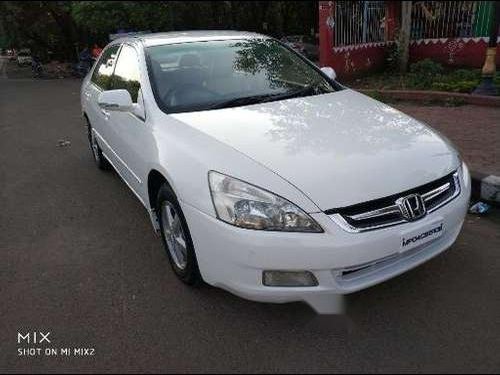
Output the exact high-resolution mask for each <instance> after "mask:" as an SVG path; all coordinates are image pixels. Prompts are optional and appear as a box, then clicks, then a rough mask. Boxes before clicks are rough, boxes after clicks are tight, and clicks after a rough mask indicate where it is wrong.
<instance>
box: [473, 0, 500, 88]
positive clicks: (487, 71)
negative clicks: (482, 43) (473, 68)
mask: <svg viewBox="0 0 500 375" xmlns="http://www.w3.org/2000/svg"><path fill="white" fill-rule="evenodd" d="M494 7H495V9H494V10H493V15H492V17H493V20H492V22H491V28H490V41H489V43H488V48H487V49H486V58H485V60H484V65H483V69H482V71H481V75H482V82H481V84H480V85H479V86H478V87H477V88H476V89H475V90H474V92H473V94H475V95H498V92H497V89H496V87H495V85H494V83H493V77H494V76H495V73H496V61H495V60H496V52H497V39H498V28H499V26H500V1H495V4H494Z"/></svg>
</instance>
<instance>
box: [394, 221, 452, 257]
mask: <svg viewBox="0 0 500 375" xmlns="http://www.w3.org/2000/svg"><path fill="white" fill-rule="evenodd" d="M444 230H445V227H444V223H443V220H436V221H434V222H433V223H431V224H426V225H423V226H421V227H418V228H416V229H412V230H410V231H407V232H403V233H402V235H401V238H400V241H399V252H400V253H402V252H406V251H408V250H411V249H414V248H415V247H418V246H421V245H423V244H426V243H428V242H431V241H433V240H436V239H438V238H439V237H441V236H442V235H443V232H444Z"/></svg>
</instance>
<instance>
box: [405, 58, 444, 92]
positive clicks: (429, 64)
mask: <svg viewBox="0 0 500 375" xmlns="http://www.w3.org/2000/svg"><path fill="white" fill-rule="evenodd" d="M443 72H444V68H443V66H442V65H441V64H439V63H436V62H434V61H432V60H431V59H425V60H422V61H419V62H416V63H413V64H411V65H410V73H408V75H407V83H408V85H409V86H411V87H412V88H416V89H428V88H430V87H432V84H433V83H434V82H436V81H438V80H439V79H440V78H441V76H442V74H443Z"/></svg>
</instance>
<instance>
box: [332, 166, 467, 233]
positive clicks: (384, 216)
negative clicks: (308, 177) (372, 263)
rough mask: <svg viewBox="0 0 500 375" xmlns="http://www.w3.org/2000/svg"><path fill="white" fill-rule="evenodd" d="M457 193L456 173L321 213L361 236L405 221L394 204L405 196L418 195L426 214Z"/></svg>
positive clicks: (458, 188) (458, 189) (458, 191)
mask: <svg viewBox="0 0 500 375" xmlns="http://www.w3.org/2000/svg"><path fill="white" fill-rule="evenodd" d="M459 193H460V184H459V180H458V172H457V171H456V172H454V173H451V174H449V175H447V176H445V177H443V178H440V179H438V180H435V181H433V182H430V183H428V184H425V185H422V186H420V187H417V188H415V189H411V190H408V191H405V192H402V193H400V194H396V195H392V196H389V197H385V198H381V199H376V200H373V201H368V202H364V203H360V204H356V205H353V206H348V207H343V208H338V209H332V210H327V211H325V213H327V214H328V215H330V217H331V218H332V219H333V220H334V221H335V222H337V223H338V224H339V225H340V226H341V227H343V228H344V229H346V230H347V231H349V232H363V231H368V230H374V229H380V228H385V227H388V226H392V225H397V224H402V223H405V222H407V221H408V220H406V219H405V217H404V216H403V215H402V213H401V211H400V208H399V206H398V205H397V204H396V201H397V200H398V199H399V198H402V197H405V196H407V195H409V194H419V195H420V196H421V197H422V200H423V202H424V204H425V208H426V211H427V213H430V212H433V211H435V210H437V209H438V208H440V207H442V206H443V205H445V204H446V203H448V202H450V201H451V200H452V199H454V198H455V197H456V196H457V195H458V194H459Z"/></svg>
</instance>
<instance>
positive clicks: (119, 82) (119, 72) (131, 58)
mask: <svg viewBox="0 0 500 375" xmlns="http://www.w3.org/2000/svg"><path fill="white" fill-rule="evenodd" d="M139 81H140V75H139V60H138V57H137V52H136V51H135V49H134V48H133V47H131V46H127V45H124V46H123V48H122V50H121V51H120V56H118V61H117V62H116V69H115V74H114V75H113V82H112V83H111V88H112V89H113V90H115V89H125V90H127V91H128V92H129V93H130V96H131V97H132V101H133V102H134V103H137V95H138V94H139V89H140V88H141V84H140V83H139Z"/></svg>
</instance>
